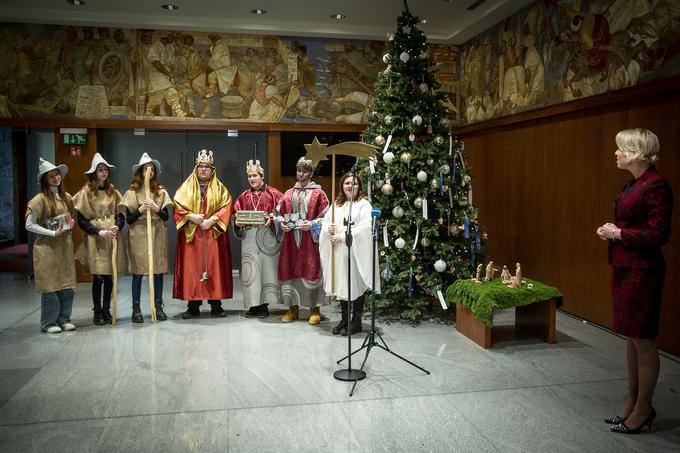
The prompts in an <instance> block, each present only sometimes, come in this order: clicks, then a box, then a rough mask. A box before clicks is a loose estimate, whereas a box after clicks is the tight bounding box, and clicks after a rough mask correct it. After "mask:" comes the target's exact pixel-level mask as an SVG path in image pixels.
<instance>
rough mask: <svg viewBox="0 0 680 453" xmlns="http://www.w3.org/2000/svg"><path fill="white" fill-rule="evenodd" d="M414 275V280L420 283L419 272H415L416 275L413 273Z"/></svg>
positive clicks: (420, 276)
mask: <svg viewBox="0 0 680 453" xmlns="http://www.w3.org/2000/svg"><path fill="white" fill-rule="evenodd" d="M414 277H415V279H416V281H417V282H418V283H420V280H422V279H423V276H422V275H420V274H416V275H414Z"/></svg>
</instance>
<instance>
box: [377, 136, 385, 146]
mask: <svg viewBox="0 0 680 453" xmlns="http://www.w3.org/2000/svg"><path fill="white" fill-rule="evenodd" d="M375 144H376V145H378V146H382V145H384V144H385V137H383V136H382V135H378V136H377V137H376V138H375Z"/></svg>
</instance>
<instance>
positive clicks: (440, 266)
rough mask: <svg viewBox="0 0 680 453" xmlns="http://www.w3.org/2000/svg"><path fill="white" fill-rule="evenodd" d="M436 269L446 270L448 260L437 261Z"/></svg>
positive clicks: (435, 263) (439, 270)
mask: <svg viewBox="0 0 680 453" xmlns="http://www.w3.org/2000/svg"><path fill="white" fill-rule="evenodd" d="M434 270H436V271H437V272H444V271H445V270H446V262H445V261H444V260H437V261H435V262H434Z"/></svg>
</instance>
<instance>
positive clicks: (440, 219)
mask: <svg viewBox="0 0 680 453" xmlns="http://www.w3.org/2000/svg"><path fill="white" fill-rule="evenodd" d="M437 222H439V224H440V225H444V219H443V218H442V217H440V218H438V219H437Z"/></svg>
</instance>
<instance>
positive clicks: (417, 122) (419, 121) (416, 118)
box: [411, 115, 423, 126]
mask: <svg viewBox="0 0 680 453" xmlns="http://www.w3.org/2000/svg"><path fill="white" fill-rule="evenodd" d="M411 121H413V124H415V125H416V126H420V125H421V124H423V117H422V116H420V115H416V116H414V117H413V119H412V120H411Z"/></svg>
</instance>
